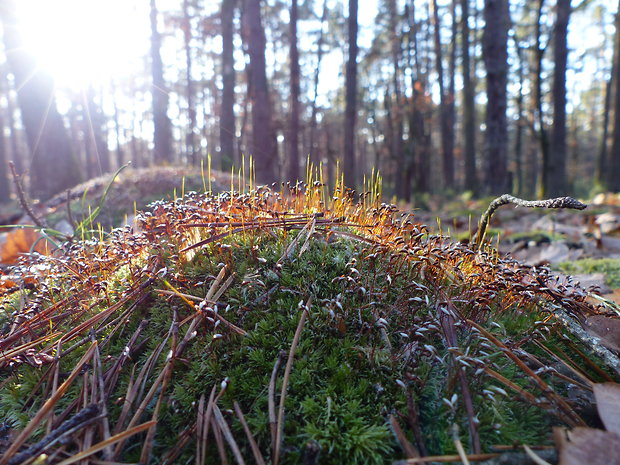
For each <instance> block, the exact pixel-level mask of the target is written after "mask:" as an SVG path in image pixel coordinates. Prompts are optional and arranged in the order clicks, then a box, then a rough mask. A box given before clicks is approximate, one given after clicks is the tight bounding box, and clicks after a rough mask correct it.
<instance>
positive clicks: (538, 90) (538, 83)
mask: <svg viewBox="0 0 620 465" xmlns="http://www.w3.org/2000/svg"><path fill="white" fill-rule="evenodd" d="M544 3H545V0H538V6H537V15H536V31H535V40H536V45H535V48H534V52H535V54H536V55H535V57H534V70H533V71H534V108H535V109H534V112H535V115H536V118H535V119H536V121H537V122H538V139H539V142H540V150H541V152H542V166H543V168H542V171H543V178H544V172H545V166H546V165H548V164H549V138H548V136H547V128H546V127H545V118H544V116H545V114H544V110H543V104H542V99H543V96H542V61H543V56H544V54H545V48H544V47H543V46H542V44H541V34H542V33H541V26H542V10H543V6H544ZM541 184H542V185H541V192H540V196H541V197H544V182H543V183H541Z"/></svg>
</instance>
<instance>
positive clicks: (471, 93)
mask: <svg viewBox="0 0 620 465" xmlns="http://www.w3.org/2000/svg"><path fill="white" fill-rule="evenodd" d="M461 15H462V18H461V24H462V29H461V39H462V40H461V53H462V59H463V63H462V66H463V141H464V144H463V151H464V158H465V190H468V191H472V192H476V190H477V189H478V181H477V179H476V106H475V105H476V103H475V101H474V98H475V89H474V85H473V82H472V79H471V62H470V55H469V36H470V32H469V0H461Z"/></svg>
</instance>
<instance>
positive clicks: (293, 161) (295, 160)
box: [287, 0, 301, 182]
mask: <svg viewBox="0 0 620 465" xmlns="http://www.w3.org/2000/svg"><path fill="white" fill-rule="evenodd" d="M297 16H298V11H297V0H291V9H290V20H289V40H290V48H289V64H290V73H291V82H290V93H291V95H290V107H289V108H290V114H289V126H288V143H289V144H288V145H289V150H288V160H287V162H288V165H287V166H288V169H287V179H288V180H289V181H291V182H295V181H297V180H298V179H299V162H300V157H299V94H300V93H301V91H300V88H299V74H300V70H299V50H298V49H297Z"/></svg>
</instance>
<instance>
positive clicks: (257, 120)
mask: <svg viewBox="0 0 620 465" xmlns="http://www.w3.org/2000/svg"><path fill="white" fill-rule="evenodd" d="M261 3H262V2H261V1H260V0H246V1H245V3H244V9H243V18H242V19H243V23H244V40H245V42H246V46H247V50H248V54H249V56H250V65H249V66H250V69H249V87H250V88H249V94H250V101H251V103H252V144H251V149H250V154H251V155H252V156H253V157H254V162H255V166H256V178H257V181H258V182H261V183H272V182H276V181H278V174H279V173H278V172H279V167H278V145H277V140H276V133H275V130H274V127H273V109H272V106H271V99H270V96H269V85H268V82H267V69H266V63H265V47H266V39H265V29H264V28H263V25H262V21H261V12H260V7H261Z"/></svg>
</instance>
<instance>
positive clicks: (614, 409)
mask: <svg viewBox="0 0 620 465" xmlns="http://www.w3.org/2000/svg"><path fill="white" fill-rule="evenodd" d="M593 390H594V397H595V399H596V408H597V410H598V415H599V416H600V417H601V420H602V421H603V424H604V425H605V428H606V429H607V431H610V432H612V433H616V434H619V435H620V384H617V383H598V384H595V385H594V386H593Z"/></svg>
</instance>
